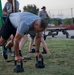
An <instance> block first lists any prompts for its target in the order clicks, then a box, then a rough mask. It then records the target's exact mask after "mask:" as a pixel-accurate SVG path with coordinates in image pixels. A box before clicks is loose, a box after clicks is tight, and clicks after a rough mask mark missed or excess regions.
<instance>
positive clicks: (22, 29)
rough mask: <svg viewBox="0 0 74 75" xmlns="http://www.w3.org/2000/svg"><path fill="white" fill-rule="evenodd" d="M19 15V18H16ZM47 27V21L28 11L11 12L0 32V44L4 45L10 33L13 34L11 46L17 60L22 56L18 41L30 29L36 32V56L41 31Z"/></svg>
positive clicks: (37, 54)
mask: <svg viewBox="0 0 74 75" xmlns="http://www.w3.org/2000/svg"><path fill="white" fill-rule="evenodd" d="M18 17H19V18H18ZM46 27H47V21H44V20H42V19H41V18H40V17H39V16H37V15H35V14H33V13H30V12H19V13H12V14H10V15H9V17H8V18H7V21H6V22H5V23H4V25H3V27H2V29H1V34H0V46H2V45H4V44H5V43H6V42H7V40H8V39H9V37H10V36H11V34H13V35H14V40H13V47H14V51H15V61H17V62H19V61H20V60H21V59H22V58H21V55H20V54H19V43H20V40H21V38H22V37H23V35H25V34H26V33H28V32H30V31H31V30H32V31H35V32H36V39H35V45H36V56H38V57H39V56H40V55H41V54H40V52H39V48H40V42H41V32H42V31H44V30H45V28H46Z"/></svg>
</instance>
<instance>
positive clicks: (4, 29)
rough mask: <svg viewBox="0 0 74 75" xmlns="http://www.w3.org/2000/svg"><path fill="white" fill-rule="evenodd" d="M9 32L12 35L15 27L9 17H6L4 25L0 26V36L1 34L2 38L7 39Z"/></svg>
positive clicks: (14, 32)
mask: <svg viewBox="0 0 74 75" xmlns="http://www.w3.org/2000/svg"><path fill="white" fill-rule="evenodd" d="M11 34H13V36H15V34H16V29H15V28H14V27H13V25H12V24H11V22H10V20H9V17H7V18H6V21H5V23H4V25H3V26H2V28H1V30H0V36H2V38H3V39H5V40H7V39H8V38H9V37H10V35H11Z"/></svg>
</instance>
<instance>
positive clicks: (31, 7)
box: [23, 5, 39, 15]
mask: <svg viewBox="0 0 74 75" xmlns="http://www.w3.org/2000/svg"><path fill="white" fill-rule="evenodd" d="M23 11H24V12H25V11H28V12H31V13H34V14H36V15H37V14H38V11H39V8H37V7H36V5H27V6H24V7H23Z"/></svg>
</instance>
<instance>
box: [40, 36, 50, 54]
mask: <svg viewBox="0 0 74 75" xmlns="http://www.w3.org/2000/svg"><path fill="white" fill-rule="evenodd" d="M41 42H42V45H43V47H44V49H45V50H46V52H47V54H49V55H50V54H51V53H50V51H49V49H48V47H47V44H46V42H45V40H44V38H43V37H41Z"/></svg>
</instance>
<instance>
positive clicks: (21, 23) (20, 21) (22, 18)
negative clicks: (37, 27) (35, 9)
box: [9, 12, 41, 35]
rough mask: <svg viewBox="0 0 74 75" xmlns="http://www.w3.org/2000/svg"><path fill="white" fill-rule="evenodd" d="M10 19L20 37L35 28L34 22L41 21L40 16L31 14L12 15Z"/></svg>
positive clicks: (19, 13)
mask: <svg viewBox="0 0 74 75" xmlns="http://www.w3.org/2000/svg"><path fill="white" fill-rule="evenodd" d="M9 19H10V21H11V23H12V25H13V26H14V27H15V28H17V32H18V33H19V34H20V35H24V33H26V32H28V31H29V30H30V29H31V28H32V27H33V23H34V21H36V20H41V18H40V17H39V16H37V15H35V14H33V13H30V12H18V13H12V14H10V16H9Z"/></svg>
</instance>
